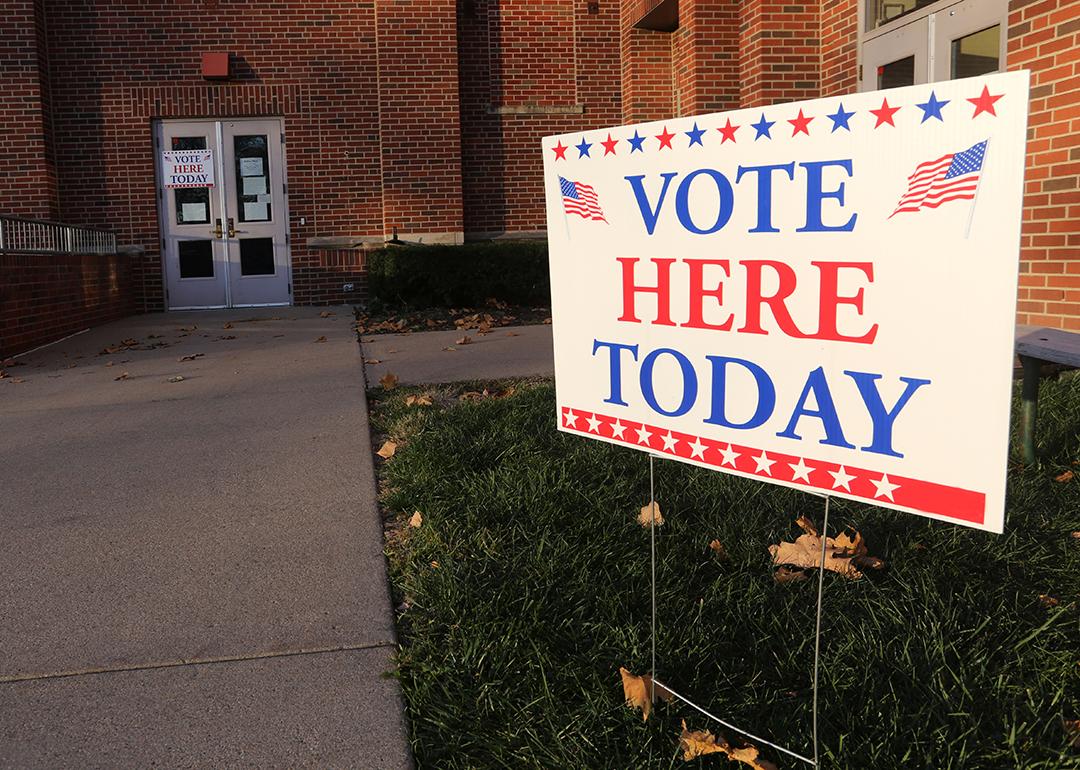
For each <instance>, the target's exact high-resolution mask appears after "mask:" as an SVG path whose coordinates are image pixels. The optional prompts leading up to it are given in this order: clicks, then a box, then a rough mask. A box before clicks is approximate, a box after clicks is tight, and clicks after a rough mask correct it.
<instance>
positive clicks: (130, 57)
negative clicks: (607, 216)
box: [0, 0, 1080, 329]
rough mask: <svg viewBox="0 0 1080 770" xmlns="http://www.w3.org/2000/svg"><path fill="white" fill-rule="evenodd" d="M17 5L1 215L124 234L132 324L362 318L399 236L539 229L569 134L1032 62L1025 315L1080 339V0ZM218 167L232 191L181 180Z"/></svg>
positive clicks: (8, 20) (10, 15)
mask: <svg viewBox="0 0 1080 770" xmlns="http://www.w3.org/2000/svg"><path fill="white" fill-rule="evenodd" d="M0 9H2V10H3V12H4V18H5V25H4V30H3V32H0V51H2V52H3V58H2V59H0V61H2V62H3V64H2V65H0V66H3V68H4V70H5V92H6V93H5V94H4V95H3V96H0V127H2V128H3V129H4V134H5V136H6V137H7V138H8V149H7V151H6V152H5V153H4V154H3V155H2V156H0V169H2V170H3V173H4V178H5V180H6V184H5V185H4V186H3V188H2V189H0V213H15V214H21V215H24V216H31V217H38V218H49V219H60V220H63V221H65V222H70V223H73V224H80V225H86V226H105V227H108V228H110V229H113V230H114V231H115V232H116V233H117V235H118V240H119V242H120V243H121V244H122V245H124V246H126V247H128V251H129V253H130V254H131V256H130V257H129V259H130V273H131V276H130V281H129V282H128V284H125V285H130V287H131V292H132V294H133V299H132V303H131V307H132V308H133V309H136V310H143V311H149V310H158V309H163V308H183V307H211V306H226V305H233V306H238V305H262V304H289V303H297V304H319V303H330V302H341V301H346V300H349V299H354V298H356V297H358V296H359V292H360V291H361V290H362V286H363V280H364V251H363V249H364V248H366V247H370V246H372V245H375V244H380V243H383V242H384V241H386V240H387V239H389V238H391V237H392V236H394V235H395V234H396V235H397V237H398V238H400V239H401V240H404V241H419V242H424V243H437V242H461V241H462V240H464V239H467V238H490V237H500V236H505V237H514V236H539V235H542V228H543V226H544V225H543V186H542V180H541V158H540V155H539V139H540V137H542V136H545V135H548V134H552V133H564V132H572V131H582V132H585V131H589V130H591V129H595V128H599V127H603V126H610V125H614V124H618V123H623V122H632V121H645V120H654V119H663V118H668V117H672V116H682V115H693V114H699V113H705V112H714V111H719V110H724V109H730V108H734V107H740V106H757V105H764V104H769V103H774V102H783V101H792V100H796V99H804V98H813V97H817V96H829V95H838V94H843V93H847V92H850V91H854V90H857V89H873V88H878V87H889V86H895V85H905V84H913V83H922V82H929V81H933V80H939V79H944V78H949V77H953V76H965V75H974V74H979V73H982V72H989V71H995V70H998V69H1020V68H1027V69H1031V70H1032V72H1033V86H1034V88H1033V95H1032V104H1031V135H1030V145H1029V170H1028V182H1027V197H1026V203H1025V222H1024V231H1023V248H1022V260H1023V262H1022V265H1023V266H1022V270H1023V275H1022V277H1021V286H1022V289H1021V297H1020V305H1019V316H1018V317H1019V320H1020V321H1022V322H1030V323H1039V324H1045V325H1051V326H1061V327H1065V328H1073V329H1080V189H1078V184H1077V182H1078V179H1080V138H1077V137H1078V136H1080V131H1078V130H1077V129H1080V2H1076V0H1041V1H1039V0H1011V1H1007V0H961V1H960V2H957V1H956V0H936V1H935V2H927V1H926V0H895V1H892V0H890V1H886V0H814V1H813V2H805V3H791V2H788V3H782V2H771V1H768V0H742V1H741V2H735V0H659V1H658V0H595V1H588V0H457V1H456V2H452V1H451V0H375V1H374V2H371V1H370V0H369V1H368V2H329V3H317V4H316V3H305V2H299V1H298V0H278V1H276V2H271V1H270V0H202V1H201V2H190V1H182V2H179V3H176V2H174V3H161V4H153V3H145V2H134V0H99V1H98V2H88V1H86V2H78V3H70V2H64V3H61V2H56V0H0ZM200 150H210V151H211V158H212V160H211V161H210V165H211V169H210V171H211V173H213V174H214V176H215V184H214V187H212V188H207V187H176V188H173V187H169V186H167V178H166V174H165V169H164V167H163V164H162V153H164V152H170V151H176V152H196V151H200ZM181 165H184V164H181ZM43 291H47V289H43Z"/></svg>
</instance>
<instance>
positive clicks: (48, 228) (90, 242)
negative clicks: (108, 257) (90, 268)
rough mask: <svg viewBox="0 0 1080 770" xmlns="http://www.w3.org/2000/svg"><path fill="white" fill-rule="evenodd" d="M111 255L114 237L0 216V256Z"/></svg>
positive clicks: (88, 229) (101, 233)
mask: <svg viewBox="0 0 1080 770" xmlns="http://www.w3.org/2000/svg"><path fill="white" fill-rule="evenodd" d="M4 253H9V254H10V253H19V254H115V253H116V234H115V233H111V232H109V231H107V230H97V229H94V228H90V227H76V226H74V225H65V224H63V223H61V222H50V221H48V220H45V219H28V218H26V217H17V216H9V215H7V214H0V254H4Z"/></svg>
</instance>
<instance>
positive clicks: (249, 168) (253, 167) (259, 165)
mask: <svg viewBox="0 0 1080 770" xmlns="http://www.w3.org/2000/svg"><path fill="white" fill-rule="evenodd" d="M233 150H234V151H235V155H236V209H237V212H238V214H239V219H240V221H241V222H269V221H270V220H271V219H272V218H273V211H272V210H271V206H270V181H271V180H270V162H269V161H270V154H269V150H268V149H267V143H266V134H252V135H247V136H234V137H233Z"/></svg>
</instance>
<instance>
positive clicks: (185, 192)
mask: <svg viewBox="0 0 1080 770" xmlns="http://www.w3.org/2000/svg"><path fill="white" fill-rule="evenodd" d="M173 193H174V194H175V200H176V224H178V225H206V224H210V188H209V187H177V188H176V189H175V190H173Z"/></svg>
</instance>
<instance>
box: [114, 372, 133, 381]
mask: <svg viewBox="0 0 1080 770" xmlns="http://www.w3.org/2000/svg"><path fill="white" fill-rule="evenodd" d="M130 376H131V375H129V374H128V373H127V372H123V373H122V374H121V375H120V376H119V377H113V382H119V381H120V380H126V379H127V378H128V377H130Z"/></svg>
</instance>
